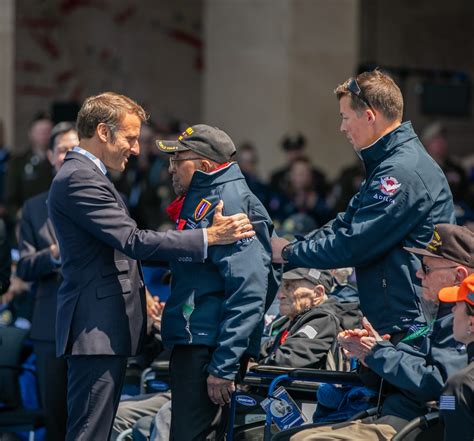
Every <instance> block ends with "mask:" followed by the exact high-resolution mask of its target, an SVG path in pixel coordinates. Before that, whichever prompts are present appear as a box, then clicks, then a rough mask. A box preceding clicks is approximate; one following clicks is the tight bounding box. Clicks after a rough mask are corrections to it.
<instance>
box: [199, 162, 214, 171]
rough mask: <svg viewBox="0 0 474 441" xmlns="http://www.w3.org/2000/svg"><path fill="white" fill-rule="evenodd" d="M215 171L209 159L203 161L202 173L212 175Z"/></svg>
mask: <svg viewBox="0 0 474 441" xmlns="http://www.w3.org/2000/svg"><path fill="white" fill-rule="evenodd" d="M214 169H215V167H214V165H213V163H212V162H211V161H208V160H207V159H203V160H202V161H201V171H203V172H204V173H210V172H212V171H213V170H214Z"/></svg>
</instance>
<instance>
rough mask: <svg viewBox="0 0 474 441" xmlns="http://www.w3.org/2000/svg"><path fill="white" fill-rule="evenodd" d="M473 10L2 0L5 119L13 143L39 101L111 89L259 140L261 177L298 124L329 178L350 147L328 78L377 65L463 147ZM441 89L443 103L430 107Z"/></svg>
mask: <svg viewBox="0 0 474 441" xmlns="http://www.w3.org/2000/svg"><path fill="white" fill-rule="evenodd" d="M473 20H474V2H472V1H470V0H451V1H450V2H446V1H443V0H430V1H428V0H419V1H416V2H413V1H411V0H398V1H397V2H393V1H389V0H174V1H172V2H170V1H166V0H113V1H112V0H42V1H34V0H16V1H15V0H0V119H2V120H3V121H4V123H5V126H6V137H7V143H9V144H10V145H12V146H13V148H21V147H22V146H23V145H25V144H26V142H27V138H26V131H27V126H28V123H29V121H31V119H32V118H33V117H34V116H35V115H36V114H37V113H38V112H39V111H47V112H50V113H51V112H52V113H53V117H54V116H55V113H56V117H57V118H59V119H63V117H64V115H67V112H68V111H74V107H75V106H74V104H71V103H76V104H77V105H80V103H81V102H82V100H83V99H84V98H85V97H87V96H89V95H91V94H94V93H97V92H100V91H104V90H114V91H118V92H122V93H125V94H127V95H130V96H131V97H133V98H134V99H136V100H138V101H139V102H140V103H142V104H143V105H144V106H145V108H146V109H147V110H148V112H149V113H150V115H151V118H152V120H155V121H169V120H171V119H179V120H181V121H183V122H187V123H190V124H194V123H197V122H206V123H208V124H213V125H217V126H219V127H221V128H223V129H224V130H226V131H228V132H229V134H230V135H231V136H232V137H233V138H234V140H235V141H236V143H237V144H238V143H240V142H242V141H251V142H254V143H255V145H256V146H257V148H258V149H259V152H260V156H261V163H260V168H261V171H262V172H263V173H264V174H265V175H266V174H268V172H269V171H270V170H271V169H273V168H275V166H277V165H279V164H281V163H282V161H283V155H282V152H281V149H280V142H281V139H282V137H283V136H284V134H286V133H289V132H291V133H294V132H301V133H302V134H304V136H305V137H306V138H307V140H308V147H309V149H308V153H309V154H310V156H311V159H312V160H313V161H314V163H315V164H317V165H318V166H319V167H320V168H321V169H323V170H324V171H325V172H326V173H328V175H329V176H330V177H334V176H335V175H337V173H338V172H339V171H340V170H341V169H342V168H343V167H344V166H345V165H348V164H350V163H351V162H353V161H354V155H353V153H352V151H351V147H350V146H349V145H348V143H347V141H346V140H345V138H344V136H343V135H341V134H340V133H339V115H338V104H337V100H336V99H335V97H334V95H333V89H334V88H335V87H336V86H337V84H339V83H340V82H342V81H344V80H345V79H346V78H347V77H349V76H351V75H353V74H355V73H357V70H358V69H359V68H360V67H361V66H364V65H368V66H374V65H378V66H381V67H388V68H390V69H391V71H392V73H393V74H394V76H395V77H396V79H397V81H398V82H399V84H400V86H401V88H402V89H403V92H404V96H405V100H406V112H405V119H410V120H412V121H413V122H414V125H415V129H416V130H417V131H418V132H419V133H420V132H421V131H422V129H423V128H424V127H425V126H426V125H427V124H428V123H429V122H431V121H433V120H435V119H436V120H440V121H441V122H442V123H443V124H444V125H445V126H446V127H447V128H448V132H447V136H448V140H449V143H450V151H451V152H452V153H453V154H455V155H465V154H467V153H469V152H471V151H472V140H473V138H474V124H473V117H472V114H473V112H472V106H473V104H472V100H468V101H467V104H466V103H464V104H463V99H464V97H465V96H466V94H467V96H468V97H469V96H470V95H469V93H470V92H469V90H470V79H471V78H472V77H473V76H474V57H472V56H471V53H472V47H473V46H474V33H473V32H472V31H471V27H472V22H473ZM439 97H441V98H439ZM443 97H444V98H443ZM443 100H444V101H446V106H448V107H450V106H451V107H450V108H449V109H448V112H446V109H444V110H443V108H441V109H434V110H435V111H434V113H433V105H434V104H440V103H441V102H442V101H443ZM430 103H431V104H430ZM433 103H434V104H433ZM430 106H431V107H430ZM463 106H464V107H463ZM466 107H467V110H466V109H465V108H466ZM430 112H431V113H430Z"/></svg>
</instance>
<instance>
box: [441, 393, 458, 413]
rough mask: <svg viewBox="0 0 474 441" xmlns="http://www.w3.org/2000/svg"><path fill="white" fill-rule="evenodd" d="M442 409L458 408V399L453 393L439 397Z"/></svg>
mask: <svg viewBox="0 0 474 441" xmlns="http://www.w3.org/2000/svg"><path fill="white" fill-rule="evenodd" d="M439 409H440V410H456V400H455V398H454V396H453V395H441V397H440V399H439Z"/></svg>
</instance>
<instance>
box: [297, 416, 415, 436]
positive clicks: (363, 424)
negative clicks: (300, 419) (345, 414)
mask: <svg viewBox="0 0 474 441" xmlns="http://www.w3.org/2000/svg"><path fill="white" fill-rule="evenodd" d="M407 423H408V421H407V420H404V419H402V418H398V417H395V416H392V415H387V416H384V417H381V418H377V417H375V416H372V417H368V418H364V419H363V420H356V421H347V422H344V423H338V424H333V425H331V426H321V427H313V428H311V429H306V430H302V431H301V432H298V433H296V434H295V435H293V436H292V437H291V438H290V440H291V441H313V440H319V441H323V440H324V441H329V440H361V441H372V440H373V441H381V440H387V441H389V440H391V439H392V437H393V436H394V435H395V434H396V433H397V432H398V431H399V430H401V429H402V428H403V427H404V426H405V425H406V424H407Z"/></svg>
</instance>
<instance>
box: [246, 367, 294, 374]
mask: <svg viewBox="0 0 474 441" xmlns="http://www.w3.org/2000/svg"><path fill="white" fill-rule="evenodd" d="M293 369H294V368H291V367H282V366H265V365H260V364H257V365H255V366H252V367H251V368H250V369H249V371H250V372H253V373H255V374H260V375H269V376H276V375H284V374H288V373H289V372H291V371H292V370H293Z"/></svg>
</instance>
